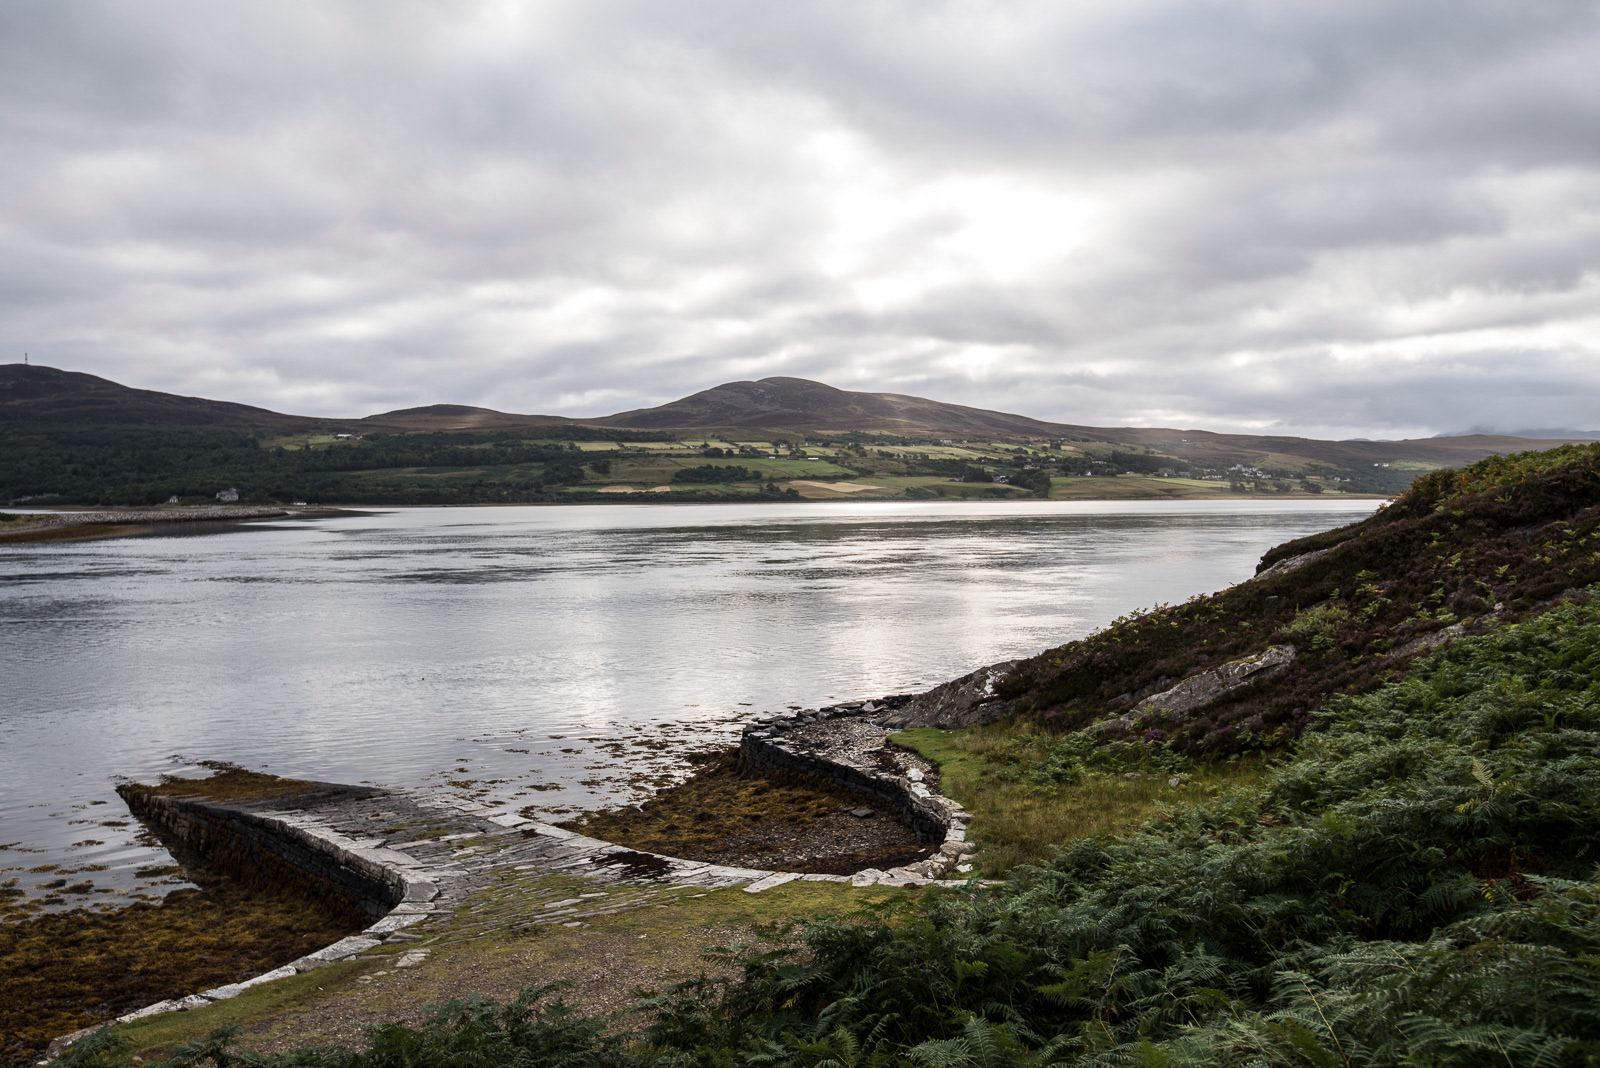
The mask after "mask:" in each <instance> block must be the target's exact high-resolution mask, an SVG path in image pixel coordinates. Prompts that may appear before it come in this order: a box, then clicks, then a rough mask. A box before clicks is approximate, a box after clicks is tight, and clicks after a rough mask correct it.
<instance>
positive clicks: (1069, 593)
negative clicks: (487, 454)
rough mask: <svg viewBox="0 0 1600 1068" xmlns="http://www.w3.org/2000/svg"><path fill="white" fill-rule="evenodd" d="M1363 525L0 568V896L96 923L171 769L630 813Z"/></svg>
mask: <svg viewBox="0 0 1600 1068" xmlns="http://www.w3.org/2000/svg"><path fill="white" fill-rule="evenodd" d="M1373 507H1374V502H1371V501H1336V500H1331V501H1278V502H1260V503H1257V502H1200V503H1172V502H1132V503H1122V502H1118V503H1110V502H1107V503H1090V504H1085V503H1060V504H1053V505H1052V504H999V503H984V504H971V505H961V504H949V503H938V504H934V503H926V504H924V503H909V502H908V503H903V504H883V503H868V502H860V503H849V502H829V503H828V504H819V505H793V504H782V505H751V506H715V505H680V506H673V505H651V506H627V505H620V506H610V507H538V508H477V509H465V508H460V509H417V510H402V511H395V512H387V513H383V514H376V515H367V516H350V517H341V518H335V519H322V520H312V521H286V522H281V523H274V524H260V525H251V526H247V527H242V528H236V529H234V530H232V531H229V532H226V533H205V534H194V533H191V534H186V535H172V536H155V537H142V538H127V539H119V540H114V541H100V542H83V543H76V544H54V545H51V544H46V545H36V546H11V547H0V667H3V670H4V684H3V691H0V693H3V705H0V845H10V846H11V848H10V849H9V850H7V851H3V852H0V868H6V869H10V870H8V871H5V872H0V879H4V878H6V877H8V876H10V875H20V878H21V879H22V884H23V886H25V887H27V886H31V885H32V883H33V882H40V881H43V879H44V878H47V877H48V876H39V875H28V874H26V873H25V872H21V871H20V869H26V868H29V867H33V866H36V865H41V864H49V863H63V864H72V865H98V864H103V865H106V870H105V871H103V872H99V873H96V874H95V875H94V876H93V878H94V879H95V881H96V883H97V885H98V886H99V887H101V889H102V890H103V891H104V892H105V893H104V895H103V896H101V897H98V898H95V899H93V900H96V901H99V902H107V903H109V902H114V901H115V900H117V898H116V896H115V895H116V894H117V893H118V892H122V891H126V890H128V889H130V888H132V887H134V886H135V885H136V884H135V882H134V880H133V879H132V874H131V873H132V871H133V869H134V868H136V867H138V866H142V865H148V864H151V863H161V862H164V854H161V853H160V852H159V851H157V850H153V849H152V848H151V847H150V846H148V845H141V844H139V843H138V842H136V841H135V836H136V833H137V830H138V828H137V826H127V825H126V821H127V813H126V810H125V809H124V808H123V807H122V805H121V803H120V801H119V800H118V799H117V798H116V796H115V794H113V793H112V792H111V788H112V786H113V785H114V783H115V782H116V781H117V780H118V779H119V778H121V777H128V778H133V779H140V780H144V781H153V780H154V778H155V777H156V776H158V775H161V774H163V773H183V772H189V773H193V772H194V769H195V765H196V763H197V762H198V761H202V760H221V761H231V762H235V763H239V764H243V765H246V766H248V767H251V768H256V769H268V770H271V771H273V772H276V773H278V774H282V775H291V776H303V777H308V778H316V779H327V780H334V781H350V782H374V783H380V784H391V785H399V786H417V785H434V786H439V787H440V788H442V789H443V788H448V789H452V790H454V791H455V792H459V793H478V794H480V795H483V796H486V797H488V798H489V799H491V800H494V801H498V802H504V803H507V804H511V805H514V806H515V807H519V808H520V807H522V806H524V805H529V804H534V805H538V806H539V807H540V808H541V810H542V811H544V812H560V811H563V810H573V809H577V808H586V807H590V806H592V805H595V804H600V803H606V802H611V801H615V800H618V799H622V798H627V797H633V796H638V794H639V791H640V790H641V789H643V788H644V779H646V778H648V777H650V776H651V775H657V776H671V775H675V774H679V773H681V771H682V769H683V766H684V765H683V756H684V754H685V753H686V752H688V751H689V750H690V749H692V748H696V747H702V748H703V747H705V746H708V745H711V744H724V743H726V742H727V741H728V740H730V739H731V738H732V737H733V736H734V735H735V733H736V732H737V730H738V725H739V723H740V722H741V721H743V720H744V719H745V718H747V717H749V716H751V715H754V714H757V713H759V712H762V711H766V710H772V709H778V708H782V707H784V706H815V705H817V704H819V703H826V702H830V701H834V700H845V699H850V698H854V697H863V696H871V695H876V694H882V693H894V692H903V691H911V690H917V689H925V688H927V687H929V686H931V685H934V684H936V683H938V682H941V681H943V680H944V679H946V678H950V677H952V676H955V675H959V674H963V673H965V672H967V671H969V670H971V669H972V668H974V667H976V666H978V665H980V664H985V663H990V662H993V661H996V660H1002V659H1006V658H1009V657H1013V656H1018V655H1022V654H1029V653H1033V652H1037V651H1038V650H1040V649H1042V648H1044V647H1046V646H1049V645H1054V644H1059V643H1060V642H1063V641H1066V640H1069V639H1071V638H1074V637H1079V636H1082V635H1084V634H1086V633H1088V632H1090V631H1092V630H1094V629H1096V628H1098V627H1100V626H1102V625H1104V624H1105V623H1107V622H1109V621H1110V620H1112V619H1114V618H1115V617H1117V616H1119V615H1121V614H1123V613H1125V612H1128V611H1130V610H1133V609H1136V608H1140V607H1147V606H1149V605H1152V604H1154V603H1157V602H1171V601H1178V600H1182V599H1184V598H1187V597H1189V596H1191V595H1193V594H1196V593H1202V592H1208V591H1212V590H1216V589H1219V588H1222V587H1225V586H1227V585H1229V584H1230V583H1234V582H1238V581H1241V580H1243V579H1245V578H1247V577H1248V576H1249V575H1250V574H1251V573H1252V572H1253V570H1254V565H1255V562H1256V560H1257V559H1258V558H1259V557H1260V555H1261V554H1262V553H1263V552H1264V551H1265V550H1266V549H1268V548H1269V547H1271V546H1273V545H1275V544H1277V543H1279V542H1282V541H1285V540H1287V539H1289V538H1294V537H1299V536H1302V535H1305V534H1309V533H1313V532H1315V531H1320V530H1325V529H1327V528H1329V527H1333V526H1338V525H1340V524H1343V523H1346V522H1351V521H1353V520H1355V519H1357V518H1359V517H1361V516H1363V515H1365V514H1367V513H1369V512H1370V511H1371V510H1372V508H1373ZM107 824H111V826H107ZM116 824H124V825H123V826H116Z"/></svg>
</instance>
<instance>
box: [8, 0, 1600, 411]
mask: <svg viewBox="0 0 1600 1068" xmlns="http://www.w3.org/2000/svg"><path fill="white" fill-rule="evenodd" d="M1597 72H1600V15H1597V6H1596V4H1595V3H1593V2H1584V3H1564V2H1561V0H1538V2H1536V3H1528V2H1527V0H1506V2H1477V0H1438V2H1430V0H1329V2H1315V0H1306V2H1294V0H1259V2H1246V0H1237V2H1230V0H1218V2H1212V3H1177V2H1162V0H1154V2H1143V0H1110V2H1104V3H1101V2H1093V0H1072V2H1071V3H1064V2H1061V0H1049V2H1043V3H1031V2H1026V0H1008V2H1006V3H955V2H952V3H944V2H938V0H907V2H903V3H901V2H894V0H886V2H879V0H841V2H838V3H807V2H805V0H785V2H784V3H781V4H751V3H749V2H748V0H739V2H732V0H694V2H688V3H685V2H673V0H639V2H635V3H628V2H610V0H578V2H573V3H561V2H553V3H502V2H483V3H472V2H467V0H435V2H426V0H383V2H382V3H373V2H370V0H363V2H360V3H340V2H337V0H315V2H296V0H272V2H270V3H244V2H232V3H230V2H218V0H194V2H169V0H130V2H92V0H68V2H62V0H6V2H5V3H4V4H3V5H0V160H3V161H4V162H3V165H0V344H3V346H4V349H5V350H6V352H5V354H4V355H3V357H0V362H11V361H13V360H20V359H21V358H22V354H23V352H24V351H26V352H28V353H30V354H31V356H32V359H33V360H34V362H37V363H44V364H49V365H51V366H55V367H62V368H68V369H72V370H81V371H88V372H91V373H94V374H99V375H104V376H106V377H109V378H112V379H115V380H117V381H120V382H124V383H126V384H129V385H134V386H140V387H143V388H149V389H160V390H166V391H170V392H178V393H186V394H197V395H201V396H208V397H213V398H217V399H223V400H234V401H241V402H245V403H250V404H257V405H262V406H265V407H269V408H275V409H278V410H282V411H291V412H296V413H302V414H308V415H365V414H370V413H372V412H377V411H384V410H388V409H392V408H397V407H406V406H411V405H416V404H426V403H434V402H452V403H463V404H477V405H483V406H486V407H491V408H498V409H501V410H504V411H514V412H533V413H549V414H560V415H572V416H582V415H599V414H605V413H610V412H614V411H620V410H623V409H627V408H634V407H642V406H646V405H651V404H656V403H660V402H663V401H666V400H670V399H673V398H676V397H679V396H682V395H684V394H687V393H690V392H693V391H695V390H698V389H703V388H706V387H709V386H712V385H716V384H718V383H720V382H724V381H730V380H736V379H750V378H761V377H765V376H768V375H793V376H798V377H802V378H814V379H819V380H821V381H825V382H828V383H831V384H833V385H836V386H840V387H843V388H847V389H861V390H872V391H891V392H899V393H911V394H916V395H919V396H926V397H932V398H935V399H939V400H948V401H959V402H962V403H968V404H974V405H978V406H981V407H987V408H997V409H1001V410H1005V411H1012V412H1020V413H1023V414H1026V415H1031V416H1035V417H1038V418H1044V419H1051V420H1058V421H1062V422H1072V423H1086V424H1094V425H1162V426H1177V427H1183V428H1204V429H1215V430H1251V431H1263V432H1286V433H1305V434H1311V435H1315V436H1332V437H1345V436H1369V437H1397V436H1406V435H1417V434H1432V433H1435V432H1440V431H1451V430H1460V429H1465V428H1467V427H1472V426H1498V427H1501V428H1506V429H1510V428H1520V427H1574V428H1590V427H1594V426H1595V425H1597V424H1600V414H1597V413H1600V404H1597V403H1596V402H1597V400H1600V330H1597V326H1600V82H1597V79H1600V73H1597Z"/></svg>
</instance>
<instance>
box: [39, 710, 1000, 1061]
mask: <svg viewBox="0 0 1600 1068" xmlns="http://www.w3.org/2000/svg"><path fill="white" fill-rule="evenodd" d="M906 700H909V698H900V697H893V698H885V699H881V700H877V701H864V702H854V703H847V704H841V705H836V706H830V707H828V708H823V709H812V710H805V711H802V712H795V713H783V714H779V715H776V716H767V717H763V718H761V719H758V720H755V721H753V722H752V723H751V724H749V726H747V727H746V728H745V731H744V734H743V737H742V739H741V749H742V751H743V753H744V755H745V757H746V759H747V760H749V761H750V762H751V763H752V764H753V765H754V766H756V767H758V768H768V769H772V770H775V771H783V772H788V773H794V774H800V775H804V776H808V777H813V778H821V779H826V780H828V781H831V782H834V783H837V784H838V785H840V786H843V787H845V788H847V789H849V790H852V791H854V792H855V793H857V794H859V795H860V796H861V797H862V800H863V802H865V803H867V804H871V805H877V806H880V807H883V808H885V809H889V810H892V811H894V812H896V813H898V814H899V815H900V816H901V817H902V818H904V819H905V820H906V821H907V822H908V823H909V824H910V825H911V826H912V827H913V828H915V829H916V831H917V833H918V835H919V837H921V838H922V839H923V840H924V841H928V842H930V843H935V844H937V845H938V846H939V851H938V852H937V853H935V854H934V855H933V856H932V857H930V858H928V859H927V860H923V861H919V862H917V863H916V864H912V865H909V866H907V867H905V868H896V869H893V870H891V871H879V870H876V869H871V868H869V869H866V870H864V871H860V872H857V873H855V874H854V875H851V876H845V875H816V874H799V873H796V872H779V871H769V870H764V869H758V868H739V867H729V866H725V865H719V864H710V863H706V862H704V861H696V860H686V859H683V858H681V857H673V856H666V855H663V854H659V853H647V852H643V851H640V850H635V849H630V848H628V847H626V846H620V845H616V844H614V843H611V842H604V841H601V840H599V839H596V838H588V837H585V836H583V835H580V834H577V833H574V832H573V831H569V830H566V829H565V828H561V827H556V826H552V825H550V824H547V823H541V822H539V821H537V820H531V819H528V818H526V817H523V816H520V815H517V814H516V813H515V812H512V811H509V810H506V809H500V808H494V807H491V806H486V805H483V804H480V803H478V802H475V801H471V800H468V799H465V798H460V797H453V796H446V795H435V794H422V793H412V792H405V791H399V790H384V789H377V788H372V787H362V786H349V785H343V784H337V783H293V784H291V786H292V787H293V789H290V790H287V791H284V792H279V793H275V794H273V795H272V796H270V797H263V798H253V799H252V798H246V799H242V800H214V799H211V798H207V797H205V796H203V795H198V794H195V795H175V794H172V793H169V792H167V791H164V790H163V789H161V788H159V787H148V786H141V785H139V784H134V783H129V784H124V785H123V786H121V787H119V788H118V793H119V794H121V795H122V797H123V799H124V800H125V801H126V802H127V803H128V807H129V809H130V810H131V811H132V812H133V813H134V815H136V816H138V817H139V819H140V820H141V821H143V822H144V823H145V824H146V825H147V826H149V827H150V828H151V829H152V830H153V831H154V832H155V833H156V834H157V835H158V836H159V837H161V838H162V840H163V841H164V842H166V843H167V844H168V845H169V847H170V848H171V849H172V850H173V852H174V853H177V854H179V855H185V854H187V855H190V856H195V857H199V858H203V859H204V860H206V861H207V862H208V863H213V864H216V865H218V866H219V867H222V868H224V869H226V870H231V871H233V872H234V873H235V874H237V875H240V876H241V877H244V878H247V879H248V878H257V879H263V880H267V881H272V882H280V883H281V882H282V881H285V880H293V881H298V882H300V883H302V884H305V885H308V886H309V887H310V888H311V889H313V890H316V891H319V892H325V893H336V894H340V895H343V896H344V897H346V898H348V899H350V900H352V901H354V902H356V903H357V904H359V905H360V906H361V908H362V909H363V910H365V912H366V913H367V916H368V918H369V919H370V920H371V921H372V922H371V923H370V924H369V925H368V926H367V927H366V929H364V930H362V931H360V932H359V933H357V934H354V935H351V936H349V937H347V938H344V939H341V940H340V941H338V942H335V943H334V944H333V945H330V946H326V947H324V948H322V949H320V950H317V951H316V952H314V953H309V954H306V955H305V956H303V957H300V958H298V959H297V960H293V961H290V962H288V963H287V964H285V965H283V966H282V967H279V968H276V969H273V970H271V971H268V972H266V973H264V974H261V975H258V976H255V977H253V978H251V979H248V980H245V981H243V982H238V983H230V984H227V985H225V986H219V987H214V988H212V989H210V990H201V991H196V992H194V993H192V994H189V995H186V996H184V997H179V998H172V999H169V1000H166V1001H162V1002H158V1003H156V1004H154V1005H148V1006H145V1007H144V1008H141V1009H139V1010H137V1011H135V1012H131V1013H128V1014H127V1015H125V1016H122V1017H119V1018H118V1019H117V1020H116V1021H114V1022H116V1023H127V1022H131V1021H133V1020H139V1019H144V1018H146V1017H148V1016H152V1015H155V1014H157V1013H164V1012H183V1011H187V1010H189V1009H194V1008H199V1007H201V1006H204V1005H209V1004H212V1003H213V1002H217V1001H222V1000H226V999H228V998H232V997H236V996H238V995H239V994H240V993H241V992H243V991H244V990H246V989H249V988H250V987H252V986H256V985H258V984H260V983H266V982H270V981H272V980H274V979H279V978H284V977H287V976H290V975H294V974H297V973H300V972H306V971H310V970H312V969H315V968H321V967H324V966H326V965H328V964H332V963H335V962H337V961H343V960H348V959H350V958H352V957H356V956H359V955H361V954H363V953H366V952H368V951H369V950H373V949H376V948H377V947H379V946H383V945H396V944H404V945H405V946H406V950H405V952H404V953H403V954H402V955H401V956H400V958H399V962H398V964H396V965H395V966H396V967H407V966H413V965H415V964H417V963H419V962H420V961H421V960H423V959H425V958H426V955H427V953H428V952H429V949H430V947H432V946H435V945H441V944H445V943H447V942H459V941H464V940H469V939H472V938H476V937H480V936H481V935H483V934H485V933H488V932H490V931H495V930H516V929H520V928H529V927H539V926H553V925H558V924H559V925H563V926H568V927H576V926H581V925H583V924H585V923H587V922H589V921H591V920H594V919H597V918H599V917H604V916H610V915H615V914H616V913H619V912H622V911H625V910H628V909H636V908H648V907H652V906H653V905H655V904H656V903H657V898H658V897H659V896H660V895H661V894H663V893H665V892H669V891H679V890H681V889H683V888H686V887H689V888H695V887H698V888H701V889H703V890H705V891H707V892H710V891H713V890H723V889H728V888H732V887H741V888H743V890H744V891H746V892H747V893H760V892H762V891H763V890H767V889H771V888H772V887H776V886H782V885H784V884H786V883H790V882H794V881H796V880H804V881H807V882H830V883H843V884H850V885H854V886H872V885H890V886H911V887H915V886H927V885H932V884H939V885H947V886H960V885H964V884H965V882H966V879H967V877H968V876H969V873H971V872H972V870H973V863H974V861H975V860H976V859H977V858H976V856H975V854H974V853H973V852H972V849H971V847H970V846H969V845H968V844H967V841H966V826H967V824H968V823H969V822H970V821H971V819H972V817H971V815H970V814H969V813H967V812H966V811H965V810H964V809H963V808H962V807H961V805H959V804H958V803H957V802H955V801H952V800H950V799H949V798H946V797H942V796H940V795H939V794H938V793H937V792H935V790H934V789H933V788H932V786H931V784H932V783H934V782H936V781H937V772H936V770H935V769H934V768H933V766H932V765H930V764H929V763H928V762H927V761H924V760H923V759H922V758H920V757H918V756H916V755H915V754H914V753H911V752H909V751H906V750H903V749H898V748H895V747H894V746H893V745H892V742H891V740H890V739H891V736H892V734H893V733H894V732H893V731H892V730H890V729H887V728H883V727H879V726H877V725H876V724H875V722H874V719H875V717H878V716H881V715H882V714H883V713H884V712H886V711H888V710H890V709H892V708H894V707H897V706H898V705H899V704H902V703H904V701H906ZM543 875H566V876H575V877H578V878H580V879H582V880H584V881H586V882H587V883H589V884H591V888H590V889H589V890H587V891H582V892H569V893H568V894H567V895H566V896H560V894H559V892H558V891H552V890H550V889H548V888H540V889H530V888H529V887H528V885H527V884H529V883H530V882H531V881H532V880H534V879H537V878H538V877H539V876H543ZM544 897H550V898H551V900H549V901H543V900H540V899H542V898H544ZM530 904H531V905H534V906H536V907H534V908H532V909H530V908H529V907H528V906H529V905H530ZM445 919H449V920H450V922H449V923H448V924H445V923H443V922H441V921H443V920H445ZM93 1030H94V1028H89V1029H87V1030H84V1031H79V1032H76V1033H74V1034H71V1035H66V1036H63V1037H62V1038H59V1039H57V1040H56V1041H55V1042H54V1043H53V1044H52V1045H51V1047H50V1050H49V1052H48V1054H47V1059H48V1058H54V1057H57V1056H60V1054H61V1053H62V1052H63V1051H64V1050H65V1049H66V1048H67V1047H68V1046H69V1045H71V1044H72V1042H74V1041H76V1040H77V1039H79V1038H81V1037H82V1036H84V1035H86V1034H89V1033H91V1032H92V1031H93Z"/></svg>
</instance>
